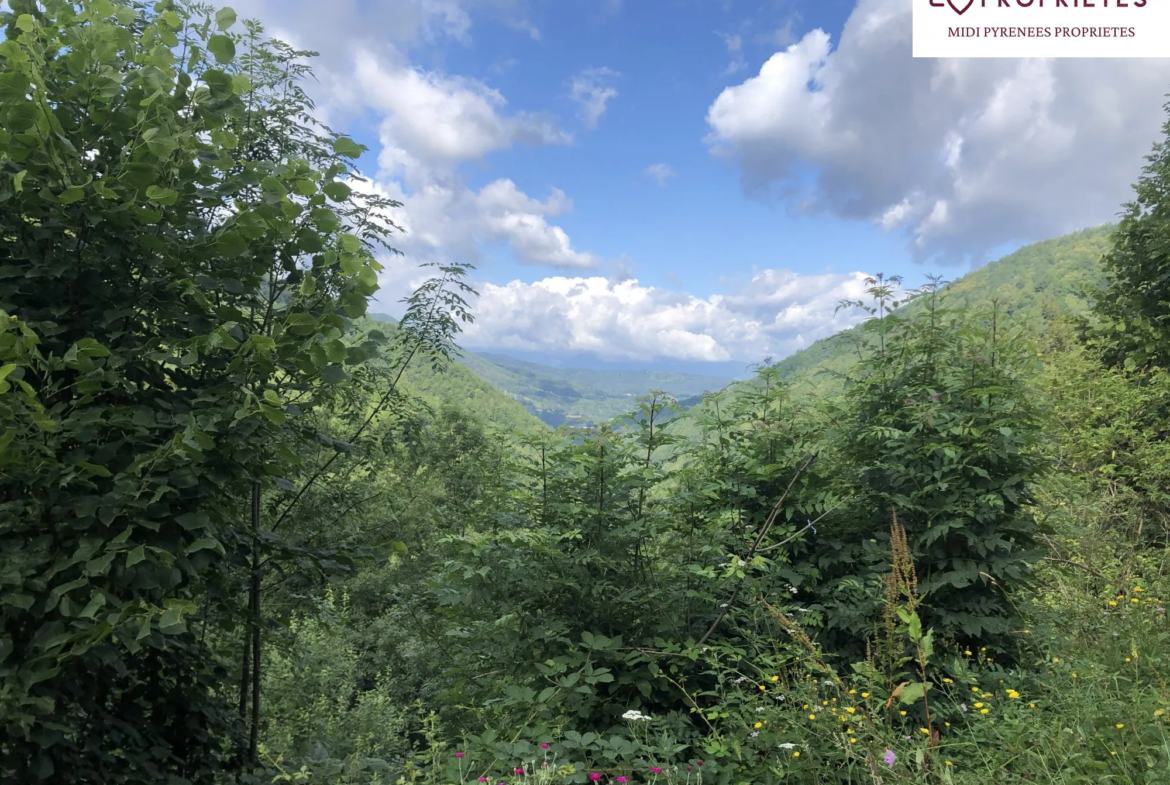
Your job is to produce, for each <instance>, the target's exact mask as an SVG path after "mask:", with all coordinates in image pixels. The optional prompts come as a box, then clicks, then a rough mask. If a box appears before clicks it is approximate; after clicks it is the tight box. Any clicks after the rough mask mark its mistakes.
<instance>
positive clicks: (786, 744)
mask: <svg viewBox="0 0 1170 785" xmlns="http://www.w3.org/2000/svg"><path fill="white" fill-rule="evenodd" d="M776 746H777V747H779V748H780V749H782V750H794V749H796V745H795V744H793V743H792V742H790V741H786V742H784V743H783V744H777V745H776Z"/></svg>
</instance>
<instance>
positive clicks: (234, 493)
mask: <svg viewBox="0 0 1170 785" xmlns="http://www.w3.org/2000/svg"><path fill="white" fill-rule="evenodd" d="M9 7H10V10H7V11H2V12H0V23H2V24H3V25H4V27H5V35H4V40H3V42H0V128H2V129H3V130H0V205H2V208H0V237H2V238H3V242H2V244H0V311H3V312H5V316H4V318H5V320H6V321H5V324H4V328H3V329H4V332H3V333H2V334H0V357H3V364H2V366H0V367H2V368H3V370H0V378H2V379H3V381H0V385H2V387H0V396H3V397H2V398H0V401H2V404H0V417H3V418H4V420H5V434H4V436H3V438H0V450H2V453H0V472H2V473H0V550H2V551H3V552H4V554H5V560H4V563H3V565H2V568H0V678H2V680H3V684H4V686H3V689H2V690H0V773H3V775H4V776H5V777H8V778H15V780H17V781H22V782H23V781H37V780H51V781H53V782H103V783H118V782H134V783H137V782H143V783H145V782H151V783H154V782H163V781H170V780H169V779H168V778H183V779H184V780H185V781H192V782H196V781H209V779H210V778H211V777H213V776H214V774H215V772H216V770H217V769H222V768H238V767H240V766H241V765H245V764H246V763H247V761H248V759H250V758H251V757H252V756H253V754H254V751H255V748H256V745H257V735H258V731H259V726H260V687H259V685H260V683H261V681H260V674H259V670H260V666H261V662H262V650H261V645H260V630H261V619H262V615H261V614H262V608H261V605H260V598H261V591H260V587H261V580H262V579H263V575H264V572H263V570H264V566H265V565H267V564H272V563H276V562H279V560H281V559H284V558H287V557H289V556H294V557H298V558H301V559H304V558H305V557H308V558H309V559H310V560H313V559H319V557H320V556H321V554H319V553H314V552H312V551H311V550H310V551H306V550H305V549H304V548H303V547H300V545H299V544H298V543H296V542H284V541H282V540H281V538H280V535H279V534H274V533H273V532H272V527H269V526H266V525H265V524H264V521H263V518H264V517H265V511H266V509H267V508H268V506H269V505H267V504H266V503H265V500H266V499H272V498H278V497H279V494H280V493H283V491H281V490H280V487H279V486H280V485H282V484H284V485H290V486H292V487H293V488H294V489H296V488H297V486H296V485H294V484H293V483H292V482H291V481H290V480H289V479H288V478H289V477H291V478H293V479H300V475H298V473H297V472H298V471H302V470H301V469H298V465H303V461H302V460H301V458H300V455H299V453H298V449H299V447H298V445H299V444H301V443H302V441H303V439H304V437H305V436H310V437H313V438H318V437H319V438H318V441H320V439H325V443H326V444H328V445H329V446H330V451H331V454H333V455H334V458H326V459H324V460H322V461H321V462H320V463H319V464H316V465H313V466H310V467H309V469H308V471H306V472H305V474H306V478H305V479H304V481H303V483H302V484H301V486H300V491H299V493H297V494H295V495H294V496H293V498H291V499H289V498H284V499H283V500H282V503H281V504H280V505H279V507H278V509H279V510H280V517H284V516H285V515H287V514H288V512H289V510H291V509H293V508H295V506H296V504H297V501H298V500H299V499H300V498H301V496H302V495H303V494H304V492H306V489H308V488H310V487H312V486H313V484H314V481H315V480H316V478H318V477H320V476H322V475H323V474H324V472H325V471H326V469H328V467H329V466H330V465H332V464H333V463H334V459H335V458H336V455H338V454H341V453H344V452H345V451H346V449H347V446H346V444H344V443H342V442H340V441H338V440H336V439H332V438H330V437H326V436H324V435H322V434H320V433H318V432H317V431H316V430H315V429H313V428H312V424H313V423H312V420H311V419H309V416H310V415H311V414H312V412H313V410H314V408H315V407H317V406H320V405H321V404H322V403H323V402H327V401H331V400H336V396H337V394H338V390H339V385H342V384H343V383H344V382H345V381H346V380H347V379H348V378H349V377H350V374H351V370H352V369H354V368H358V367H360V366H361V365H362V363H363V362H364V361H365V360H366V359H367V357H368V356H370V354H371V353H373V352H376V351H378V347H377V341H376V340H366V339H364V338H361V337H359V338H358V339H357V340H353V339H347V332H348V326H349V324H350V320H352V319H355V318H358V317H361V316H362V315H363V314H364V313H365V310H366V303H367V301H368V299H369V297H370V295H371V294H372V293H373V292H374V291H375V290H376V288H377V272H378V270H379V267H380V266H379V263H378V262H377V261H376V259H375V257H374V253H375V252H376V251H377V250H378V249H379V247H380V246H381V247H383V248H384V247H385V238H386V237H387V235H388V233H389V232H390V231H391V230H392V229H393V225H392V224H390V223H389V222H388V221H387V220H386V217H385V212H384V211H385V209H386V208H387V207H390V206H391V205H392V203H389V202H386V201H385V200H381V199H379V198H376V197H371V196H367V195H363V194H362V193H361V192H359V191H357V190H355V189H354V188H353V187H352V185H351V183H352V181H353V180H354V179H355V178H356V174H355V173H354V172H353V171H352V169H351V161H352V159H353V158H355V157H356V156H358V155H360V153H361V152H362V149H363V148H361V147H360V146H359V145H356V144H355V143H354V142H352V141H350V140H348V139H346V138H344V137H340V136H337V135H336V134H334V133H332V132H330V131H329V130H328V129H324V128H321V127H320V126H319V125H318V124H317V123H316V122H315V121H314V120H313V117H312V103H311V102H310V101H309V99H308V97H307V96H306V95H305V94H304V92H303V91H302V89H301V86H300V85H301V82H302V81H303V78H304V77H305V75H306V74H307V70H306V68H305V66H304V65H303V62H302V61H303V58H304V56H305V55H306V54H308V53H304V52H297V51H295V50H293V49H291V48H289V47H287V46H285V45H283V44H279V43H276V42H271V41H268V40H266V39H265V38H264V36H263V31H262V30H261V28H260V27H259V26H258V25H255V24H251V23H249V24H246V25H245V26H244V30H243V31H242V32H240V33H233V32H232V29H233V26H234V23H235V14H234V13H233V12H232V11H231V10H230V9H222V10H219V11H213V10H212V9H210V8H207V7H205V6H200V5H182V4H177V3H171V2H168V1H166V0H164V2H160V3H158V4H155V5H153V6H146V5H141V4H125V3H121V2H112V0H87V1H86V2H70V1H69V0H49V1H48V2H44V3H36V2H32V0H14V2H11V3H9ZM462 272H463V270H462V268H448V269H444V270H443V271H441V274H440V275H439V277H437V278H436V279H434V280H433V281H432V282H431V283H429V284H427V286H425V287H424V288H423V290H421V291H420V292H418V293H416V295H415V296H414V297H413V298H412V299H411V300H410V302H409V304H408V305H409V307H408V311H407V314H408V318H407V319H406V320H405V327H404V329H403V331H402V337H401V339H400V340H398V341H397V342H396V343H395V344H394V346H393V347H392V350H391V356H392V357H393V358H394V360H393V362H394V363H397V365H396V366H395V368H396V371H395V373H396V376H395V377H394V378H392V379H390V380H389V382H388V383H387V387H386V389H385V392H384V393H383V394H382V395H381V397H380V399H379V400H378V401H377V402H376V403H375V404H374V405H373V406H372V408H371V409H369V410H368V411H367V412H366V414H367V415H368V417H369V419H367V420H365V421H364V423H363V424H362V425H360V426H359V427H358V429H357V430H356V433H355V434H350V436H351V441H352V440H353V439H354V438H356V437H359V436H361V435H362V433H363V432H364V430H365V428H366V426H367V425H368V424H369V422H371V421H372V420H373V418H374V417H375V415H376V414H377V412H378V411H379V409H380V407H382V406H384V405H385V404H386V403H387V402H388V401H389V400H390V398H391V397H393V395H394V394H395V388H396V382H397V379H398V378H400V377H401V374H402V372H403V370H404V369H405V366H406V365H407V364H409V363H410V362H411V360H412V359H415V358H419V359H421V358H424V357H427V356H431V357H437V358H439V359H441V358H442V356H443V355H444V353H445V352H448V351H449V345H450V338H451V336H452V335H453V334H454V333H455V332H457V330H458V324H459V319H460V318H461V317H462V318H469V316H468V314H467V313H466V309H465V308H464V303H463V300H462V297H461V293H462V292H464V291H466V288H465V286H464V285H463V284H462V283H461V276H462ZM9 314H11V316H9ZM371 337H372V336H371ZM9 424H11V425H12V427H11V428H9V427H8V426H9ZM242 595H243V596H242ZM241 622H243V629H244V630H245V633H244V635H243V641H244V646H243V647H242V652H241V650H240V649H239V648H236V647H234V646H229V650H230V649H231V648H235V650H236V652H237V653H238V654H242V672H241V673H240V674H239V687H240V689H239V695H238V698H239V706H238V707H237V709H238V711H239V713H241V714H242V713H244V711H245V709H246V708H247V710H250V713H251V728H250V731H249V734H248V736H250V738H246V737H241V736H240V735H239V731H240V730H241V725H240V723H239V721H238V718H236V717H234V716H233V714H234V712H232V711H231V709H230V706H229V700H232V701H233V702H234V700H235V696H231V697H230V698H229V694H228V691H227V690H225V689H224V688H223V687H224V685H225V683H226V682H227V680H228V678H229V677H228V676H227V674H226V673H225V671H224V661H223V660H222V658H221V657H220V652H219V651H218V650H217V647H220V646H222V645H224V644H226V643H227V641H228V640H229V639H228V638H225V637H224V636H225V635H227V634H228V633H229V631H230V630H231V629H233V627H234V628H235V629H236V630H237V631H238V630H240V629H241V628H240V626H239V624H240V623H241ZM237 640H238V639H237ZM245 704H247V706H245Z"/></svg>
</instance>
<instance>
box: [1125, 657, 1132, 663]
mask: <svg viewBox="0 0 1170 785" xmlns="http://www.w3.org/2000/svg"><path fill="white" fill-rule="evenodd" d="M1125 661H1126V662H1133V660H1131V659H1130V658H1129V657H1126V658H1125Z"/></svg>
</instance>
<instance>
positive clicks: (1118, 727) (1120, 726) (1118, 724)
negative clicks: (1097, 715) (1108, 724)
mask: <svg viewBox="0 0 1170 785" xmlns="http://www.w3.org/2000/svg"><path fill="white" fill-rule="evenodd" d="M1113 727H1115V728H1117V729H1118V730H1121V729H1122V728H1124V727H1125V723H1124V722H1119V723H1117V724H1116V725H1114V726H1113Z"/></svg>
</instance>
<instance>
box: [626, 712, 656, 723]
mask: <svg viewBox="0 0 1170 785" xmlns="http://www.w3.org/2000/svg"><path fill="white" fill-rule="evenodd" d="M622 719H623V720H630V721H635V722H636V721H640V720H649V719H650V717H649V716H648V715H646V714H643V713H642V712H640V711H638V710H637V709H630V710H629V711H627V712H626V713H625V714H623V715H622Z"/></svg>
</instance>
